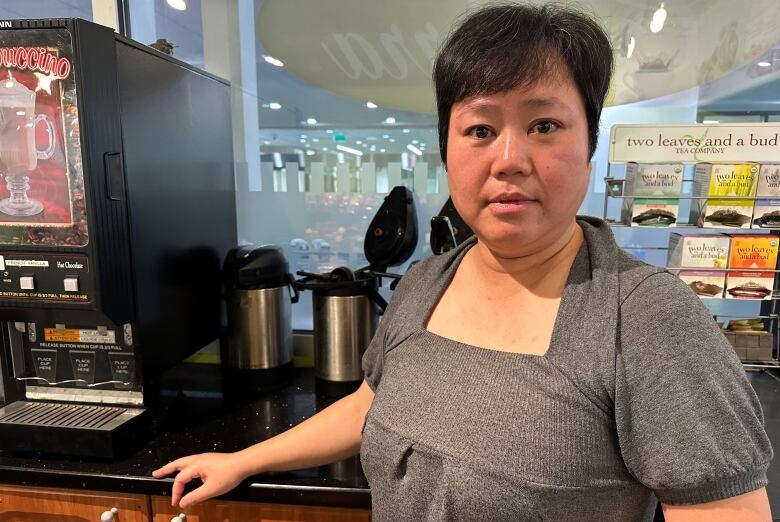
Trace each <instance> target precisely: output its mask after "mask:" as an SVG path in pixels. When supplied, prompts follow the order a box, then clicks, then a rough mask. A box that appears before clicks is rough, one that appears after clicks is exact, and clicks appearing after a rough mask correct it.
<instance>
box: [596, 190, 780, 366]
mask: <svg viewBox="0 0 780 522" xmlns="http://www.w3.org/2000/svg"><path fill="white" fill-rule="evenodd" d="M624 181H625V180H624V179H620V178H613V177H609V176H607V177H605V178H604V184H605V188H606V190H605V192H604V213H603V215H602V218H603V219H604V221H605V222H606V223H607V224H608V225H609V226H610V227H611V228H616V229H624V228H625V229H630V230H632V231H633V230H667V231H669V232H676V231H683V230H685V229H693V230H696V231H697V232H698V233H705V234H706V233H712V234H722V233H737V234H756V235H760V234H767V233H772V232H775V233H776V232H777V229H771V228H738V227H729V226H725V225H722V226H717V227H702V226H699V225H697V224H695V223H680V222H678V223H675V224H674V225H672V226H630V225H627V224H625V223H623V222H622V221H618V220H616V219H613V218H609V217H607V214H608V209H609V200H610V199H615V200H623V199H670V198H669V197H668V196H640V197H637V196H624V195H623V185H624ZM686 182H693V180H686V179H684V180H683V183H686ZM674 199H680V200H686V199H687V200H705V199H709V200H712V199H718V200H742V201H756V200H758V199H761V200H780V196H767V197H760V198H757V197H754V196H715V197H713V196H690V195H685V194H681V195H680V196H679V198H674ZM621 248H623V249H625V250H641V251H658V252H663V251H668V250H669V248H668V247H667V246H649V245H648V246H641V245H640V246H637V245H632V246H626V247H621ZM660 268H664V269H666V270H670V271H675V270H676V271H686V270H687V271H697V270H702V271H708V272H724V273H728V272H731V271H735V272H750V271H753V272H772V273H774V274H775V289H774V290H773V292H772V296H771V297H770V298H766V299H732V298H725V297H711V298H702V301H703V302H705V303H707V302H710V303H713V304H714V303H724V302H729V303H751V304H753V305H755V304H760V305H761V312H762V313H763V314H764V315H750V316H749V315H739V316H738V315H726V314H717V315H716V316H715V317H716V318H717V317H723V318H729V319H751V318H753V319H756V318H760V319H764V320H766V321H768V323H769V324H768V325H767V329H766V331H769V332H771V333H772V334H773V336H774V349H773V351H772V353H773V358H772V359H770V360H756V361H751V360H747V361H746V360H743V361H742V365H743V367H744V368H745V370H747V371H762V370H766V369H779V370H780V314H778V311H780V306H778V304H777V303H778V301H780V276H778V274H780V270H778V269H775V270H767V269H744V268H743V269H736V268H731V269H730V268H709V267H707V268H683V267H676V266H674V267H672V266H661V267H660Z"/></svg>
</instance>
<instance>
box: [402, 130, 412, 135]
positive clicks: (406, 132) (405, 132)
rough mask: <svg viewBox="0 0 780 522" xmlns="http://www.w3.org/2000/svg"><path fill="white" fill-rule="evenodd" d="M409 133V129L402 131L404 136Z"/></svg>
mask: <svg viewBox="0 0 780 522" xmlns="http://www.w3.org/2000/svg"><path fill="white" fill-rule="evenodd" d="M410 132H412V131H411V130H409V129H404V130H403V133H404V134H409V133H410Z"/></svg>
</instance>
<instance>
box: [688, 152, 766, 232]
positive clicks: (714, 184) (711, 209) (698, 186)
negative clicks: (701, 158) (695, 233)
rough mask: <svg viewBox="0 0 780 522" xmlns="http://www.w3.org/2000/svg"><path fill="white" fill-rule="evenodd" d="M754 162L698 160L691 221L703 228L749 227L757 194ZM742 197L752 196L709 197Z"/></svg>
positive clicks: (694, 179) (756, 167)
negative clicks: (707, 161)
mask: <svg viewBox="0 0 780 522" xmlns="http://www.w3.org/2000/svg"><path fill="white" fill-rule="evenodd" d="M758 171H759V165H758V164H757V163H738V164H715V163H698V164H697V165H696V168H695V170H694V175H693V194H692V195H693V196H694V198H704V199H693V200H692V203H691V222H692V223H696V224H697V225H699V226H703V227H706V228H721V227H730V228H750V222H751V220H752V218H753V199H752V198H753V197H755V193H756V182H757V180H758ZM707 196H728V197H734V196H745V197H749V198H751V199H716V198H713V199H709V198H707Z"/></svg>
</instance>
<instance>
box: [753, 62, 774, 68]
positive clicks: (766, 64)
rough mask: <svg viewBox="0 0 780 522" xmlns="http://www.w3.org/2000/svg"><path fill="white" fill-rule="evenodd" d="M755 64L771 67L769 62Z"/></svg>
mask: <svg viewBox="0 0 780 522" xmlns="http://www.w3.org/2000/svg"><path fill="white" fill-rule="evenodd" d="M756 65H758V66H759V67H772V64H771V63H769V62H758V63H757V64H756Z"/></svg>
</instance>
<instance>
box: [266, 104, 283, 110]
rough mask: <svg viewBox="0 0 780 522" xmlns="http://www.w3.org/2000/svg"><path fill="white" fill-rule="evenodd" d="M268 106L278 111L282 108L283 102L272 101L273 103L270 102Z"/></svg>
mask: <svg viewBox="0 0 780 522" xmlns="http://www.w3.org/2000/svg"><path fill="white" fill-rule="evenodd" d="M268 108H269V109H273V110H275V111H278V110H279V109H281V108H282V104H281V103H276V102H271V103H269V104H268Z"/></svg>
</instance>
